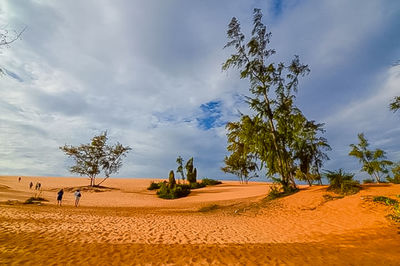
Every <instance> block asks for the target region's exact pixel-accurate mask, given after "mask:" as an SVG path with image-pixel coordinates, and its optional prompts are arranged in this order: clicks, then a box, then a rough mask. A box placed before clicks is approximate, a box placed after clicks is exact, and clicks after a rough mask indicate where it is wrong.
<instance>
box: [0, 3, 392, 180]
mask: <svg viewBox="0 0 400 266" xmlns="http://www.w3.org/2000/svg"><path fill="white" fill-rule="evenodd" d="M255 7H257V8H261V9H262V10H263V13H264V23H265V24H266V25H267V27H268V29H269V30H270V31H271V32H272V39H271V47H272V48H274V49H275V50H276V51H277V53H276V56H274V58H273V60H274V61H275V62H278V61H284V62H288V61H289V60H290V59H291V58H293V56H294V55H299V56H300V59H301V61H302V62H303V63H306V64H308V65H309V67H310V69H311V73H310V74H309V75H308V76H307V77H305V78H303V79H302V80H301V81H300V84H299V92H298V95H297V105H298V106H299V107H300V109H301V110H302V111H303V112H304V114H305V115H306V116H307V118H308V119H313V120H316V121H317V122H321V123H325V129H326V134H325V137H327V139H328V141H329V143H330V145H331V146H332V149H333V150H332V151H331V152H329V157H330V158H331V160H330V161H328V162H327V163H326V164H325V167H324V168H325V169H329V170H333V169H338V168H343V169H344V170H346V171H349V172H354V173H356V174H357V177H358V178H364V177H365V176H364V175H363V174H362V173H360V172H359V169H360V165H359V164H358V162H357V160H355V159H353V158H350V157H349V156H348V155H347V154H348V152H349V144H350V143H356V142H357V133H360V132H364V133H365V135H366V137H367V139H368V140H369V141H370V143H371V146H372V148H375V147H379V148H382V149H384V150H385V151H386V152H387V155H388V158H389V159H391V160H394V161H400V143H399V140H398V135H399V132H400V126H399V120H400V114H399V113H395V114H394V113H392V112H390V111H389V109H388V104H389V102H390V100H391V99H392V98H393V97H394V96H395V95H400V66H398V65H395V64H394V63H395V62H397V61H398V60H399V59H400V35H399V34H398V33H399V30H398V29H399V28H400V20H399V17H400V2H399V1H397V0H392V1H390V0H387V1H380V0H369V1H363V0H354V1H347V0H337V1H320V0H309V1H296V0H288V1H277V0H271V1H256V0H254V1H228V0H222V1H211V0H205V1H183V0H180V1H179V0H170V1H161V0H159V1H127V0H126V1H122V0H117V1H105V0H104V1H98V0H96V1H95V0H91V1H90V0H87V1H77V0H74V1H50V0H31V1H22V0H13V1H11V0H9V1H7V0H3V1H0V26H1V27H2V28H0V29H15V30H20V29H23V28H24V27H25V26H27V27H28V28H27V30H26V31H25V32H24V34H23V36H22V39H21V40H18V41H17V42H15V43H13V44H12V45H11V46H10V47H8V48H4V47H3V49H2V50H1V54H0V58H1V61H0V66H1V67H2V68H3V69H5V70H6V71H5V73H6V75H4V76H2V77H1V78H0V86H1V90H0V174H1V175H51V176H69V175H70V174H69V173H68V166H69V163H70V162H69V161H68V160H66V157H65V156H64V154H62V152H61V151H60V150H59V149H58V147H59V146H62V145H64V144H66V143H67V144H72V145H78V144H80V143H87V142H89V140H90V138H91V137H92V136H94V135H95V134H98V133H100V132H101V131H103V130H108V132H109V136H110V142H111V143H113V142H116V141H119V142H121V143H123V144H125V145H129V146H131V147H132V148H133V150H132V151H131V152H130V154H129V155H128V157H127V158H126V159H125V163H124V166H123V167H122V168H121V171H120V173H119V174H118V176H120V177H152V178H158V177H164V176H166V175H167V174H168V172H169V170H170V169H176V163H175V159H176V157H177V156H178V155H181V156H182V157H183V158H184V159H188V158H190V157H192V156H193V157H194V158H195V166H196V167H197V169H198V173H199V176H200V177H210V178H229V177H230V176H229V175H226V174H223V173H222V172H221V171H220V167H221V166H223V158H224V156H225V155H227V152H226V135H225V134H226V132H225V128H224V125H225V123H226V122H227V121H234V120H236V119H237V118H238V113H239V112H243V113H246V112H249V111H248V108H247V106H246V104H245V103H244V102H243V98H244V96H245V95H248V87H249V85H248V83H247V82H246V81H244V80H240V79H239V76H238V73H237V72H236V71H228V72H222V71H221V65H222V63H223V62H224V60H226V59H227V58H228V57H229V55H230V53H231V52H232V51H230V50H229V49H223V47H224V45H225V43H226V41H227V39H226V30H227V25H228V24H229V22H230V19H231V18H232V17H233V16H235V17H237V18H238V19H239V21H240V22H241V25H242V29H243V33H244V34H245V35H246V36H249V33H250V30H251V19H252V11H253V8H255Z"/></svg>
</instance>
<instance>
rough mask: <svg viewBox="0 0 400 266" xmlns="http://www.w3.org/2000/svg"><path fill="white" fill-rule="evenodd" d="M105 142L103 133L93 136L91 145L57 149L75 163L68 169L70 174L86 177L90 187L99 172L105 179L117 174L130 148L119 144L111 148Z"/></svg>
mask: <svg viewBox="0 0 400 266" xmlns="http://www.w3.org/2000/svg"><path fill="white" fill-rule="evenodd" d="M107 140H108V137H107V131H104V132H103V133H101V134H100V135H99V136H94V137H93V138H92V141H91V143H88V144H81V145H80V146H78V147H74V146H72V145H64V146H63V147H59V148H60V150H62V151H63V152H64V153H65V154H66V155H67V156H69V157H71V158H73V159H74V161H75V165H74V166H72V167H71V168H70V172H71V173H76V174H79V175H81V176H83V175H86V176H88V177H89V179H90V185H91V186H95V185H96V184H95V178H96V176H97V175H98V174H100V172H101V171H104V174H105V176H106V178H108V177H109V176H110V175H111V174H112V173H118V170H119V169H120V168H121V166H122V158H123V157H125V156H126V154H127V153H128V152H129V151H130V150H131V148H130V147H129V146H123V145H122V144H120V143H117V144H115V145H113V146H111V145H107V144H106V142H107ZM103 181H104V180H103ZM99 184H101V182H100V183H99Z"/></svg>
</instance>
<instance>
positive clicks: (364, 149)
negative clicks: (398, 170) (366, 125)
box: [349, 133, 393, 182]
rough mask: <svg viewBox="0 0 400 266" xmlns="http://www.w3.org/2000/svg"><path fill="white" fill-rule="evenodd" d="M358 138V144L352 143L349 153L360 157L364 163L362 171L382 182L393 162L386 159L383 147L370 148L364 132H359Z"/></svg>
mask: <svg viewBox="0 0 400 266" xmlns="http://www.w3.org/2000/svg"><path fill="white" fill-rule="evenodd" d="M358 139H359V143H358V144H350V147H351V148H352V149H351V151H350V152H349V155H350V156H354V157H356V158H358V159H359V161H360V163H362V165H363V166H362V168H361V171H363V172H367V173H368V174H369V175H370V176H372V177H374V178H375V180H376V181H377V182H381V180H382V175H383V174H387V173H388V172H389V171H388V169H387V167H388V166H390V165H392V164H393V162H391V161H389V160H385V158H386V156H385V152H384V151H383V150H381V149H376V150H374V151H372V150H368V146H369V143H368V141H367V139H366V138H365V137H364V133H361V134H358Z"/></svg>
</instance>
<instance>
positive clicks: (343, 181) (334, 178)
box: [325, 169, 361, 195]
mask: <svg viewBox="0 0 400 266" xmlns="http://www.w3.org/2000/svg"><path fill="white" fill-rule="evenodd" d="M325 176H326V178H327V179H328V180H329V183H330V186H329V187H328V190H332V191H334V192H336V193H339V194H344V195H351V194H355V193H357V192H358V191H360V189H361V187H360V183H359V182H358V181H356V180H353V177H354V174H350V173H345V172H343V170H342V169H339V170H337V171H326V173H325Z"/></svg>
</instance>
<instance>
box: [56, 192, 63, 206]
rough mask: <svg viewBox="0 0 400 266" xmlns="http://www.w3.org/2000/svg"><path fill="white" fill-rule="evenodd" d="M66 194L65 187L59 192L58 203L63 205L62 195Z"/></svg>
mask: <svg viewBox="0 0 400 266" xmlns="http://www.w3.org/2000/svg"><path fill="white" fill-rule="evenodd" d="M63 195H64V189H61V190H60V191H58V192H57V204H58V205H59V206H61V201H62V197H63Z"/></svg>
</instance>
